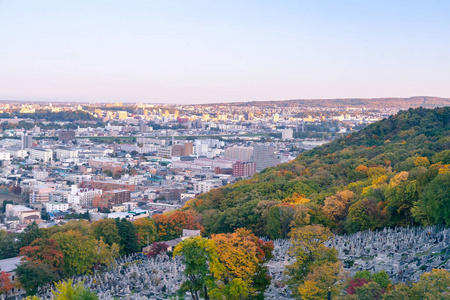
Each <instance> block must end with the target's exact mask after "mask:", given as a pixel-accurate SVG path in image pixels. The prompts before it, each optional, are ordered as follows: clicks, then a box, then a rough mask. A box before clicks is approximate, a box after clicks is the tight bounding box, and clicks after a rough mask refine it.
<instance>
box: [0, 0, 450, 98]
mask: <svg viewBox="0 0 450 300" xmlns="http://www.w3.org/2000/svg"><path fill="white" fill-rule="evenodd" d="M449 16H450V1H433V0H424V1H413V0H409V1H395V0H390V1H380V0H376V1H375V0H373V1H369V0H367V1H365V0H357V1H356V0H355V1H345V0H339V1H336V0H329V1H321V0H309V1H301V0H296V1H283V0H280V1H275V0H274V1H261V0H260V1H249V0H240V1H230V0H227V1H214V0H209V1H195V0H194V1H171V0H167V1H166V0H164V1H148V0H142V1H132V0H122V1H115V0H105V1H95V0H86V1H85V0H71V1H65V0H55V1H46V0H39V1H36V0H30V1H22V0H10V1H9V0H0V99H15V100H48V101H64V100H68V101H73V100H79V101H92V102H105V101H110V102H113V101H123V102H127V101H128V102H166V103H207V102H221V101H227V102H229V101H253V100H277V99H280V100H281V99H304V98H343V97H386V96H400V97H409V96H415V95H430V96H441V97H450V18H449Z"/></svg>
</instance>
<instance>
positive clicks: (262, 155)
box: [252, 144, 280, 172]
mask: <svg viewBox="0 0 450 300" xmlns="http://www.w3.org/2000/svg"><path fill="white" fill-rule="evenodd" d="M252 161H253V162H254V163H256V171H258V172H260V171H262V170H264V169H265V168H268V167H274V166H276V165H278V164H279V163H280V159H279V158H278V157H277V155H276V153H275V145H273V144H255V145H253V157H252Z"/></svg>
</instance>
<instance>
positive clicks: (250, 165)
mask: <svg viewBox="0 0 450 300" xmlns="http://www.w3.org/2000/svg"><path fill="white" fill-rule="evenodd" d="M255 173H256V163H254V162H238V163H234V164H233V176H234V177H250V176H252V175H253V174H255Z"/></svg>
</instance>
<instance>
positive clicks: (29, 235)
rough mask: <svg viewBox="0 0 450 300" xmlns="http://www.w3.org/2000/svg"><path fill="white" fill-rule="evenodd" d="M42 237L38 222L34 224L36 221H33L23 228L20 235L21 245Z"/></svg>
mask: <svg viewBox="0 0 450 300" xmlns="http://www.w3.org/2000/svg"><path fill="white" fill-rule="evenodd" d="M42 237H43V234H42V229H39V226H38V224H36V222H33V223H31V224H30V225H28V226H27V227H26V228H25V229H24V230H23V234H22V235H21V236H20V242H21V246H22V247H25V246H28V245H30V244H31V243H32V242H33V241H34V240H36V239H38V238H42Z"/></svg>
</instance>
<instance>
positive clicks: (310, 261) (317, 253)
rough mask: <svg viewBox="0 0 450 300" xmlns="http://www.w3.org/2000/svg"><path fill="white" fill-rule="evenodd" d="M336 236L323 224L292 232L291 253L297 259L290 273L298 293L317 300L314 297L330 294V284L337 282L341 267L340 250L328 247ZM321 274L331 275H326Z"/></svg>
mask: <svg viewBox="0 0 450 300" xmlns="http://www.w3.org/2000/svg"><path fill="white" fill-rule="evenodd" d="M332 236H333V234H332V233H331V231H330V230H329V229H328V228H325V227H323V226H322V225H308V226H303V227H299V228H295V229H293V230H292V231H291V243H292V246H291V248H290V249H289V252H290V255H291V256H292V257H294V258H295V262H294V263H293V264H292V265H290V266H288V268H287V272H288V274H289V281H288V284H289V286H290V288H291V290H292V291H293V294H294V296H296V297H298V298H300V297H301V294H303V297H305V296H311V299H316V298H314V297H316V296H317V295H319V296H320V295H323V293H326V292H327V291H328V287H329V286H330V284H334V283H335V282H336V281H337V278H338V277H337V276H338V275H337V274H339V272H340V270H341V266H340V264H339V263H338V259H337V251H336V249H334V248H327V247H326V246H325V242H326V241H327V240H328V239H330V238H331V237H332ZM321 273H324V274H327V275H326V276H322V275H321ZM325 287H326V289H325V290H324V288H325ZM335 290H336V289H334V290H333V292H334V293H335ZM319 296H317V297H319ZM303 299H305V298H303Z"/></svg>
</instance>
